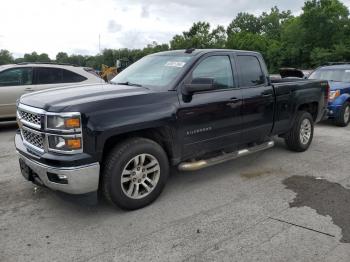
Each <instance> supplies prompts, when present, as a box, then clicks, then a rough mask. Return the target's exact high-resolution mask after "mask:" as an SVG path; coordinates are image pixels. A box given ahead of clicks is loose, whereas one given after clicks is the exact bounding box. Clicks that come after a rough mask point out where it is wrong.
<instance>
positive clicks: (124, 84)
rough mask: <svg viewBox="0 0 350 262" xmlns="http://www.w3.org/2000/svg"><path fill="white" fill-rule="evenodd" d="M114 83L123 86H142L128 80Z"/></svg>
mask: <svg viewBox="0 0 350 262" xmlns="http://www.w3.org/2000/svg"><path fill="white" fill-rule="evenodd" d="M116 84H117V85H123V86H138V87H142V85H140V84H135V83H131V82H129V81H127V82H123V83H116Z"/></svg>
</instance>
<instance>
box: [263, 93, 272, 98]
mask: <svg viewBox="0 0 350 262" xmlns="http://www.w3.org/2000/svg"><path fill="white" fill-rule="evenodd" d="M261 96H262V97H270V96H272V94H271V93H262V94H261Z"/></svg>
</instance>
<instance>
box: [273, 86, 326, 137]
mask: <svg viewBox="0 0 350 262" xmlns="http://www.w3.org/2000/svg"><path fill="white" fill-rule="evenodd" d="M326 85H327V82H325V81H314V80H304V81H300V80H298V81H295V82H286V83H278V84H275V85H274V88H275V95H276V108H277V110H276V114H275V126H274V131H273V133H274V134H277V135H279V134H283V133H286V132H288V131H289V130H290V128H291V127H292V125H293V123H294V121H295V117H296V113H297V111H298V109H299V107H300V106H302V105H303V104H310V103H317V105H318V112H317V117H316V119H315V120H316V121H320V120H321V118H322V115H323V111H324V110H325V107H326V105H325V101H326V97H325V96H326Z"/></svg>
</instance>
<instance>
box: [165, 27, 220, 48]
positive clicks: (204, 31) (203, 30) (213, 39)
mask: <svg viewBox="0 0 350 262" xmlns="http://www.w3.org/2000/svg"><path fill="white" fill-rule="evenodd" d="M225 41H226V33H225V28H224V27H222V26H218V27H217V28H215V29H213V30H211V28H210V24H209V23H206V22H198V23H194V24H193V25H192V27H191V28H190V30H189V31H186V32H183V33H182V35H176V36H174V37H173V39H172V40H171V41H170V46H171V49H187V48H191V47H193V48H223V47H224V46H225Z"/></svg>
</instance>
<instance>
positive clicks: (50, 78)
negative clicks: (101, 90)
mask: <svg viewBox="0 0 350 262" xmlns="http://www.w3.org/2000/svg"><path fill="white" fill-rule="evenodd" d="M85 80H86V78H85V77H83V76H81V75H79V74H76V73H74V72H71V71H69V70H66V69H62V68H53V67H35V68H34V83H35V86H34V87H33V89H34V91H40V90H44V89H49V88H54V87H61V86H68V85H72V84H78V83H80V82H83V81H85Z"/></svg>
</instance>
